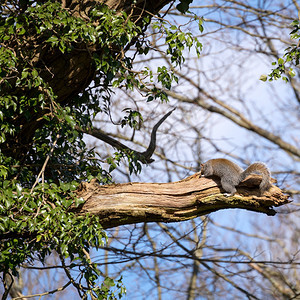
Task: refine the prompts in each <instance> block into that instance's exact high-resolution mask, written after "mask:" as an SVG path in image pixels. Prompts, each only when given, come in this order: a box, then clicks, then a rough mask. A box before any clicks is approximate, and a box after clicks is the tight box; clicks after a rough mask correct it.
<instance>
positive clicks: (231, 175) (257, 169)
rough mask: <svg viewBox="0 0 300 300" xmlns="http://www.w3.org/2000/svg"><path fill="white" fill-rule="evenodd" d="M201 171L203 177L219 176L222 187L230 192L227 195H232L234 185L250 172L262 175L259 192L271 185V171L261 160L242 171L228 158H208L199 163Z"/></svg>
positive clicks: (234, 190)
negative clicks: (204, 161)
mask: <svg viewBox="0 0 300 300" xmlns="http://www.w3.org/2000/svg"><path fill="white" fill-rule="evenodd" d="M201 173H202V175H204V176H205V177H208V176H213V175H215V176H218V177H220V178H221V184H222V188H223V189H224V190H225V191H226V192H229V193H230V194H229V196H233V195H234V194H235V193H236V188H235V186H237V185H238V184H239V183H240V182H241V181H242V180H244V179H245V178H246V177H247V176H248V175H250V174H252V173H259V174H261V175H262V181H261V183H260V185H259V190H260V193H261V194H263V193H264V192H265V191H266V190H268V189H269V188H270V187H271V186H272V184H271V182H270V178H271V173H270V171H269V169H268V167H267V166H266V165H265V164H264V163H262V162H256V163H253V164H251V165H250V166H249V167H248V168H247V169H246V170H245V171H244V170H243V169H242V168H241V167H239V166H238V165H237V164H235V163H233V162H232V161H230V160H228V159H224V158H217V159H210V160H208V161H207V162H206V163H204V164H201Z"/></svg>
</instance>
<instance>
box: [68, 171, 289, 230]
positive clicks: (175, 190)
mask: <svg viewBox="0 0 300 300" xmlns="http://www.w3.org/2000/svg"><path fill="white" fill-rule="evenodd" d="M260 181H261V177H260V176H259V175H251V176H249V177H247V178H246V179H245V180H244V181H243V182H242V183H241V184H240V185H239V186H238V187H237V194H236V195H234V196H233V197H226V196H224V195H223V194H222V193H223V192H224V191H223V190H222V188H221V184H220V180H219V179H218V178H212V179H210V178H201V177H200V173H196V174H194V175H192V176H190V177H188V178H186V179H184V180H181V181H177V182H171V183H125V184H113V185H105V186H100V185H99V184H98V183H97V182H96V181H91V182H90V183H87V182H84V183H82V184H81V186H80V187H79V189H78V191H77V193H78V196H79V197H82V198H83V199H84V200H85V203H84V204H83V205H82V206H81V207H79V208H73V209H72V210H73V211H74V212H76V213H77V214H86V213H89V214H93V215H98V216H100V218H101V221H100V222H101V224H102V226H103V227H104V228H112V227H116V226H119V225H124V224H133V223H139V222H181V221H185V220H189V219H193V218H196V217H198V216H202V215H206V214H209V213H211V212H214V211H217V210H220V209H226V208H242V209H247V210H251V211H255V212H261V213H265V214H267V215H275V214H276V211H275V210H274V209H273V207H277V206H281V205H283V204H286V203H289V202H290V201H289V200H288V196H287V195H284V194H283V192H282V191H281V190H280V189H279V188H278V187H276V186H274V185H273V186H272V187H271V189H270V190H269V191H268V192H265V193H264V195H263V196H259V189H258V185H259V183H260Z"/></svg>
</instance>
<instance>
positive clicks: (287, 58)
mask: <svg viewBox="0 0 300 300" xmlns="http://www.w3.org/2000/svg"><path fill="white" fill-rule="evenodd" d="M291 26H293V27H294V29H293V30H292V31H291V33H290V37H291V39H294V40H299V39H300V25H299V21H298V20H295V21H293V22H292V23H291ZM299 42H300V40H299V41H298V43H297V44H294V45H293V46H290V47H288V48H286V49H285V54H284V55H283V57H282V58H281V57H280V58H278V60H277V62H273V63H272V65H274V66H276V65H277V67H276V68H275V69H273V70H272V72H271V73H270V74H269V75H268V77H269V81H272V80H274V79H275V80H277V79H279V78H282V80H284V81H286V82H287V81H288V80H289V77H294V76H295V75H296V73H295V71H294V69H293V68H292V67H291V66H288V65H291V64H293V65H295V66H297V65H299V61H300V45H299ZM268 77H267V76H265V75H262V76H261V78H260V79H261V80H262V81H266V80H267V79H268Z"/></svg>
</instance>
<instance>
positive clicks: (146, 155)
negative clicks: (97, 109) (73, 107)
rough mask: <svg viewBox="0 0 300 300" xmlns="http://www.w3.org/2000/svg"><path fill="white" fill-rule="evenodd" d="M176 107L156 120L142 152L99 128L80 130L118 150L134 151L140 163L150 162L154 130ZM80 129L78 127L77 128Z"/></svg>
mask: <svg viewBox="0 0 300 300" xmlns="http://www.w3.org/2000/svg"><path fill="white" fill-rule="evenodd" d="M175 109H176V108H173V109H172V110H170V111H169V112H168V113H167V114H165V115H164V116H163V117H162V118H161V119H160V120H159V121H158V122H157V124H156V125H155V126H154V127H153V129H152V133H151V140H150V143H149V146H148V148H147V150H146V151H144V152H138V151H135V150H132V149H130V148H129V147H127V146H126V145H124V144H122V143H121V142H119V141H117V140H115V139H114V138H112V137H110V136H109V135H108V134H106V133H104V132H103V131H102V130H101V129H99V128H95V127H93V128H89V129H88V130H86V131H83V130H81V131H82V132H84V133H87V134H89V135H91V136H93V137H95V138H97V139H99V140H101V141H103V142H105V143H107V144H109V145H111V146H112V147H114V148H116V149H118V150H126V151H130V152H133V153H135V155H136V156H137V157H138V159H139V161H140V162H142V163H146V164H150V163H152V162H154V159H153V158H151V156H152V154H153V153H154V150H155V148H156V131H157V129H158V127H159V126H160V125H161V124H162V123H163V122H164V121H165V120H166V118H167V117H168V116H170V114H171V113H172V112H173V111H174V110H175ZM77 129H78V130H80V129H79V128H77Z"/></svg>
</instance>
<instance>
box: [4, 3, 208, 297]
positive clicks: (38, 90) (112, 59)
mask: <svg viewBox="0 0 300 300" xmlns="http://www.w3.org/2000/svg"><path fill="white" fill-rule="evenodd" d="M149 22H150V18H149V16H148V17H146V18H144V19H143V20H141V21H140V22H139V23H135V22H133V21H131V19H130V17H129V16H128V15H127V14H126V13H125V12H122V13H120V14H116V13H115V12H114V11H112V10H110V9H108V7H107V6H105V5H98V6H94V7H91V8H90V9H89V10H88V11H87V17H86V18H81V17H79V16H76V15H75V14H71V11H70V10H66V9H63V8H62V7H61V4H60V3H59V2H57V1H47V2H44V1H28V2H27V3H25V2H24V3H23V2H20V7H18V8H17V7H14V3H13V2H12V4H11V7H10V9H9V10H5V8H4V6H2V5H1V16H0V43H1V47H0V82H1V89H0V120H1V125H0V218H1V221H0V237H1V244H0V271H2V272H4V273H11V274H13V275H16V274H17V270H18V267H20V266H21V265H22V264H23V263H24V262H30V261H34V260H35V259H38V260H40V261H41V262H44V260H45V258H46V257H47V255H49V254H50V253H51V251H53V250H55V251H56V252H57V253H58V254H59V257H60V259H61V263H62V266H63V267H64V269H65V271H66V274H69V273H68V272H69V269H72V268H75V269H77V270H80V276H79V279H78V280H79V281H80V282H81V280H82V279H83V280H84V282H85V285H83V284H81V285H78V284H77V283H76V281H75V280H72V284H73V285H74V286H75V287H76V288H77V290H78V292H79V294H80V296H81V297H83V298H85V297H87V295H88V294H92V295H94V296H96V297H98V298H99V299H101V298H102V299H107V298H109V299H114V298H115V297H120V296H121V295H122V294H123V293H124V292H125V289H124V287H123V286H122V282H121V280H119V281H117V282H116V283H115V282H114V281H112V280H111V279H110V278H106V279H105V280H104V282H103V284H102V286H98V285H97V280H98V278H99V276H100V271H99V269H98V267H97V265H95V264H93V263H91V262H90V260H89V258H88V256H87V253H88V251H89V249H90V248H91V247H95V248H96V249H97V248H99V247H101V246H102V245H103V243H104V242H105V239H106V235H105V233H104V231H103V230H102V227H101V225H100V223H101V220H98V218H97V217H96V216H88V215H85V216H78V215H76V214H75V213H74V212H73V209H74V208H76V207H78V206H79V205H81V204H82V201H83V200H82V199H80V198H78V197H77V195H76V193H75V191H76V189H77V188H78V186H79V184H80V182H81V181H83V180H90V179H92V178H97V179H98V180H99V182H100V183H101V184H109V183H111V177H110V172H111V171H112V170H113V169H114V168H115V167H116V166H117V165H118V164H119V163H120V161H121V159H122V158H124V157H125V158H127V160H128V164H129V169H130V172H140V171H141V164H140V162H139V159H138V158H137V157H136V155H135V154H134V153H132V152H130V151H125V150H124V151H120V152H116V153H115V154H114V157H109V158H108V159H107V160H106V162H107V163H109V165H110V168H109V171H108V172H107V171H105V170H104V169H102V166H101V164H100V160H98V159H96V154H95V152H94V150H93V149H87V147H86V144H85V143H84V141H83V133H82V130H81V129H83V128H88V127H91V126H92V118H93V117H94V116H95V115H96V114H97V113H100V112H108V111H109V105H110V95H111V94H112V93H113V89H114V88H120V87H124V88H126V89H134V88H137V89H140V90H141V91H144V90H146V94H145V95H146V96H147V99H148V101H152V100H154V99H160V100H161V101H167V100H168V99H167V96H166V93H164V91H163V89H170V88H171V86H172V83H173V82H175V83H176V82H177V81H178V79H177V77H176V76H175V75H174V74H173V73H172V72H170V70H168V69H167V68H166V67H164V66H160V67H158V69H157V73H156V74H153V73H152V71H150V70H149V69H145V70H143V71H141V72H135V71H133V70H132V60H133V59H134V57H135V56H132V57H129V56H126V50H127V49H129V47H131V46H133V45H135V46H136V48H137V54H140V55H143V54H147V53H148V51H149V49H150V48H149V46H147V43H146V42H145V41H144V39H143V30H144V27H145V26H147V24H149ZM154 28H156V29H157V31H161V32H162V33H163V34H164V35H166V44H167V50H166V53H167V54H168V55H170V57H171V61H172V62H173V64H174V66H180V65H181V64H182V63H183V62H184V58H183V50H184V49H185V48H188V49H191V48H192V47H195V49H196V51H197V53H198V54H199V53H200V50H201V47H202V45H201V43H200V42H199V41H198V40H197V39H195V38H193V37H192V35H191V34H184V33H183V32H181V30H180V29H179V28H178V27H176V26H171V27H170V26H167V24H166V23H164V22H162V21H159V23H157V24H156V25H154ZM78 48H79V49H84V50H85V49H87V48H88V49H90V50H88V51H89V53H90V54H91V57H92V61H93V68H94V70H95V76H94V81H93V83H94V88H93V89H87V90H85V91H83V92H82V93H80V94H78V95H74V96H73V97H72V99H68V101H61V100H60V98H59V96H58V95H57V93H56V92H55V90H54V87H53V86H51V85H50V84H49V82H48V81H47V78H48V77H47V76H49V73H51V70H47V68H45V66H44V65H43V64H42V63H41V59H40V56H42V54H43V53H52V54H53V53H56V54H57V55H65V56H66V57H67V55H69V54H72V53H73V51H74V49H78ZM46 74H47V76H46ZM140 74H143V80H141V77H140ZM55 75H56V74H53V76H55ZM147 80H149V83H151V84H152V83H153V82H157V83H158V85H159V86H160V87H157V86H154V87H153V85H152V86H151V87H148V86H147V84H146V83H145V82H147ZM99 95H101V96H100V97H99ZM103 103H104V104H103ZM125 113H126V114H127V115H125V116H124V118H123V120H122V122H121V126H130V127H132V128H135V129H139V127H140V125H141V123H142V121H143V118H142V116H141V114H140V113H139V112H138V111H133V110H131V109H126V110H125ZM66 259H67V260H69V262H70V264H69V267H66V265H65V260H66ZM79 266H81V267H80V268H78V267H79ZM112 287H115V289H116V290H117V292H114V291H113V290H112V289H111V288H112Z"/></svg>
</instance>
